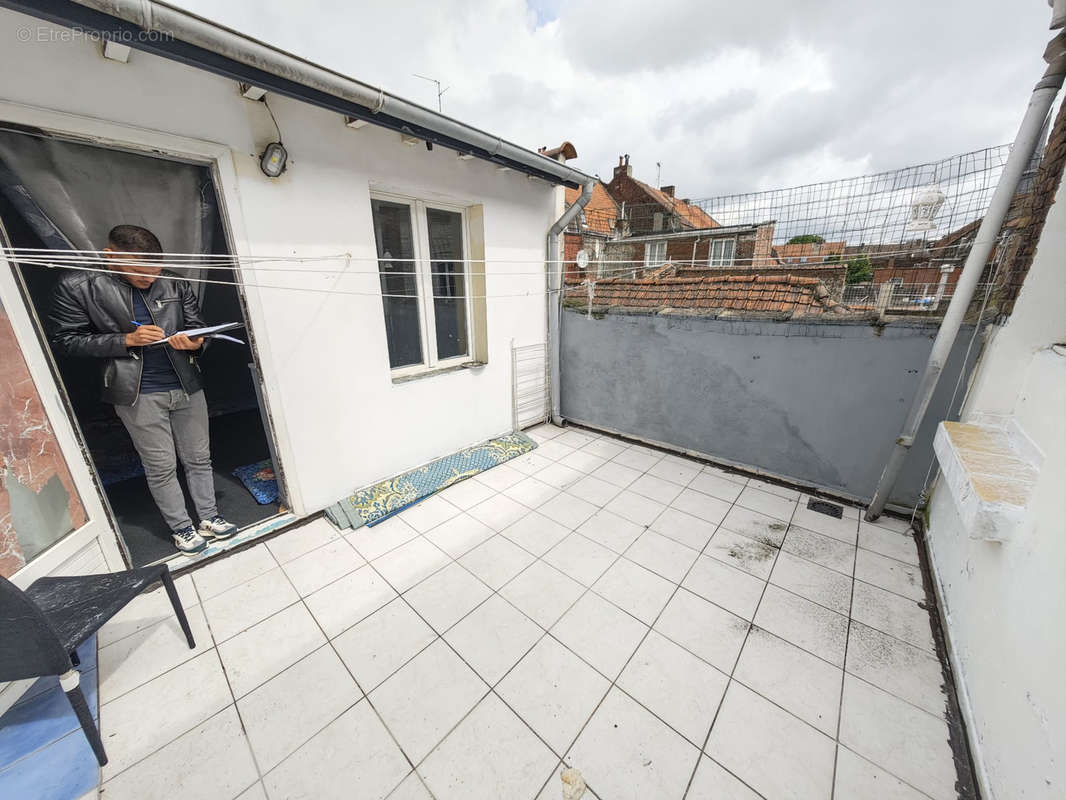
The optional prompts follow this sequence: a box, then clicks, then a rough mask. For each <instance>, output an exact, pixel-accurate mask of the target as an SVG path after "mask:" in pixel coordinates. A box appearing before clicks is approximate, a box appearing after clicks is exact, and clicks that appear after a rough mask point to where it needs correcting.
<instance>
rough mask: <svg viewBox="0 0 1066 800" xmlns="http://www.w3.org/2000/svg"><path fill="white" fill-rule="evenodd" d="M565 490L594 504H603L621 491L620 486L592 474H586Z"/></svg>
mask: <svg viewBox="0 0 1066 800" xmlns="http://www.w3.org/2000/svg"><path fill="white" fill-rule="evenodd" d="M567 491H569V492H570V494H572V495H574V496H575V497H580V498H581V499H582V500H587V501H588V502H590V503H592V504H593V505H594V506H605V505H607V503H609V502H610V501H611V500H612V499H613V498H614V497H616V496H617V495H618V493H619V492H620V491H622V489H621V487H619V486H615V485H614V484H613V483H609V482H608V481H605V480H603V479H601V478H597V477H595V476H594V475H586V476H585V477H584V478H582V479H581V480H579V481H578V482H577V483H575V484H574V485H573V486H571V487H570V488H569V489H568V490H567Z"/></svg>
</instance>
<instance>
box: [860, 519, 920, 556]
mask: <svg viewBox="0 0 1066 800" xmlns="http://www.w3.org/2000/svg"><path fill="white" fill-rule="evenodd" d="M859 547H862V548H864V549H866V550H872V551H873V552H875V553H880V554H881V555H883V556H888V557H889V558H894V559H896V560H897V561H902V562H904V563H905V564H911V565H913V566H915V567H916V566H918V563H919V562H918V546H917V545H916V544H915V542H914V537H913V536H911V534H910V533H908V532H903V533H899V532H896V531H890V530H886V529H885V528H882V527H880V526H878V525H871V524H870V523H868V522H860V523H859Z"/></svg>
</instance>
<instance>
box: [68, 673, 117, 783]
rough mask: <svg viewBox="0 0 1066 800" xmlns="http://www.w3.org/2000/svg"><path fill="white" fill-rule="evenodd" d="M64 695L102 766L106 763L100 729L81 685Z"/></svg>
mask: <svg viewBox="0 0 1066 800" xmlns="http://www.w3.org/2000/svg"><path fill="white" fill-rule="evenodd" d="M66 695H67V700H69V701H70V705H71V708H73V709H74V714H75V715H76V716H77V717H78V722H80V723H81V729H82V730H83V731H85V738H86V739H88V740H89V746H90V747H91V748H92V749H93V753H95V754H96V760H97V762H99V764H100V766H101V767H102V766H103V765H104V764H106V763H107V753H105V752H104V743H103V741H101V739H100V731H99V730H97V727H96V723H95V722H94V721H93V715H92V712H91V711H89V704H88V703H87V702H85V695H84V694H82V693H81V687H80V686H75V687H74V688H73V689H70V690H69V691H67V692H66Z"/></svg>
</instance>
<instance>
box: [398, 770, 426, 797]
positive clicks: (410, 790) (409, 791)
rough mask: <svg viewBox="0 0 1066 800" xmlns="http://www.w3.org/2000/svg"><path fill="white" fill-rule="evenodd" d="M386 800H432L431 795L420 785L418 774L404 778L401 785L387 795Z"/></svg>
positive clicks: (410, 774)
mask: <svg viewBox="0 0 1066 800" xmlns="http://www.w3.org/2000/svg"><path fill="white" fill-rule="evenodd" d="M388 800H433V795H431V794H430V793H429V789H427V788H426V787H425V786H424V785H423V784H422V780H421V779H420V778H419V777H418V774H417V773H415V772H411V773H409V774H408V776H407V777H406V778H404V780H403V783H401V784H400V785H399V786H398V787H397V788H396V790H395V791H394V792H393V793H392V794H390V795H389V798H388Z"/></svg>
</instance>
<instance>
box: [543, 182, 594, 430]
mask: <svg viewBox="0 0 1066 800" xmlns="http://www.w3.org/2000/svg"><path fill="white" fill-rule="evenodd" d="M595 188H596V181H595V180H590V181H587V182H586V183H585V185H584V186H582V187H581V194H580V195H578V198H577V200H576V201H574V204H573V205H572V206H570V208H568V209H566V211H564V212H563V215H562V216H561V217H559V219H557V220H555V223H554V224H553V225H552V226H551V228H549V229H548V263H547V267H548V348H549V350H550V355H549V369H548V383H549V384H550V387H551V406H552V407H551V414H552V422H553V423H554V424H556V425H562V424H563V416H562V413H561V411H560V409H561V404H560V398H561V394H560V392H559V375H560V371H561V370H560V366H561V364H562V359H561V346H560V345H561V333H562V330H561V328H562V313H563V259H562V248H561V247H560V246H559V237H560V236H561V235H562V232H563V231H564V230H566V226H567V225H569V224H570V223H571V222H572V221H573V220H574V218H575V217H576V216H577V215H578V214H580V213H581V210H582V209H583V208H584V207H585V206H587V205H588V204H589V200H591V199H592V190H593V189H595Z"/></svg>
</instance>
